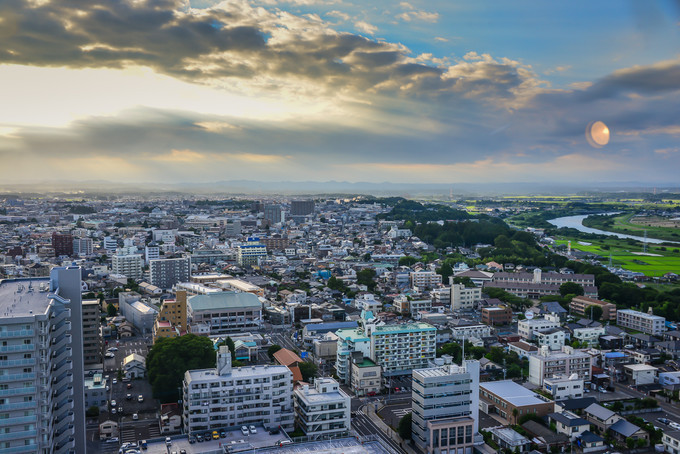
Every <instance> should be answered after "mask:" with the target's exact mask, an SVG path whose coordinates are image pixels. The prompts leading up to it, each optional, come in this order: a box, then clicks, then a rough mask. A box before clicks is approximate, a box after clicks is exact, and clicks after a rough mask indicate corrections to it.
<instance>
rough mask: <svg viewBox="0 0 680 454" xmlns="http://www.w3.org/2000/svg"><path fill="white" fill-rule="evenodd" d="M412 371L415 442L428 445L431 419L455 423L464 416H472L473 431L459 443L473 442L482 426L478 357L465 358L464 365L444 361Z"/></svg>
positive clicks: (471, 427) (436, 421)
mask: <svg viewBox="0 0 680 454" xmlns="http://www.w3.org/2000/svg"><path fill="white" fill-rule="evenodd" d="M412 375H413V381H412V385H413V393H412V396H413V401H412V407H411V408H412V411H413V413H412V418H413V420H412V423H411V428H412V433H413V440H414V441H415V442H416V444H417V445H418V446H419V447H421V449H423V450H426V449H427V446H429V445H430V439H431V436H432V430H431V427H432V423H438V424H437V425H438V426H439V425H444V423H447V422H450V423H452V424H453V425H455V424H457V423H458V422H459V421H460V420H461V419H462V418H470V419H471V420H472V421H470V424H469V425H468V428H469V430H470V433H468V434H466V435H468V436H469V441H468V442H463V443H460V444H461V445H463V444H470V445H471V444H472V440H473V437H474V435H475V434H476V433H477V431H478V429H479V425H478V420H479V361H469V360H466V361H464V363H463V365H462V366H458V365H456V364H445V365H441V366H438V367H429V368H426V369H416V370H414V371H413V374H412ZM428 422H430V424H429V425H428ZM464 430H465V429H463V433H465V432H464ZM453 452H455V451H453ZM463 452H464V451H463Z"/></svg>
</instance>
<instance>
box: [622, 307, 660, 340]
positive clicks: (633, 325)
mask: <svg viewBox="0 0 680 454" xmlns="http://www.w3.org/2000/svg"><path fill="white" fill-rule="evenodd" d="M616 324H617V325H619V326H620V327H622V328H628V329H634V330H636V331H642V332H643V333H646V334H651V335H652V336H657V335H661V334H663V333H664V331H666V319H665V318H664V317H659V316H658V315H652V314H646V313H644V312H638V311H634V310H632V309H621V310H619V311H617V312H616Z"/></svg>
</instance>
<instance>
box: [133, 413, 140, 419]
mask: <svg viewBox="0 0 680 454" xmlns="http://www.w3.org/2000/svg"><path fill="white" fill-rule="evenodd" d="M138 419H139V414H137V413H134V414H133V415H132V420H133V421H137V420H138Z"/></svg>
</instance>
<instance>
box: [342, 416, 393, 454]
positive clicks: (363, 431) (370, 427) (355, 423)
mask: <svg viewBox="0 0 680 454" xmlns="http://www.w3.org/2000/svg"><path fill="white" fill-rule="evenodd" d="M364 411H365V410H359V411H357V412H356V413H355V414H354V416H352V429H354V431H355V432H357V433H358V434H359V435H377V436H378V437H380V440H381V441H382V442H383V443H384V444H385V445H386V446H389V447H390V449H393V450H394V451H396V452H399V453H405V452H406V451H404V450H403V449H402V448H401V446H399V443H397V442H396V441H394V440H393V439H392V438H391V437H390V435H389V433H385V431H384V430H381V429H380V428H379V427H378V426H376V425H375V423H374V422H373V421H372V420H371V418H369V417H368V416H367V415H365V414H364ZM387 430H390V431H391V429H389V428H388V429H387Z"/></svg>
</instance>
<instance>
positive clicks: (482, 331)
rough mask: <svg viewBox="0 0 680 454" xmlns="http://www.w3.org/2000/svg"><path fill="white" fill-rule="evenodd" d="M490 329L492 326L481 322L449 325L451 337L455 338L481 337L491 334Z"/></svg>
mask: <svg viewBox="0 0 680 454" xmlns="http://www.w3.org/2000/svg"><path fill="white" fill-rule="evenodd" d="M491 330H492V328H491V327H490V326H489V325H484V324H482V323H476V324H470V325H457V326H452V327H451V337H452V338H454V339H456V340H463V339H466V340H470V339H472V338H477V339H482V338H484V337H489V336H491Z"/></svg>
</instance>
